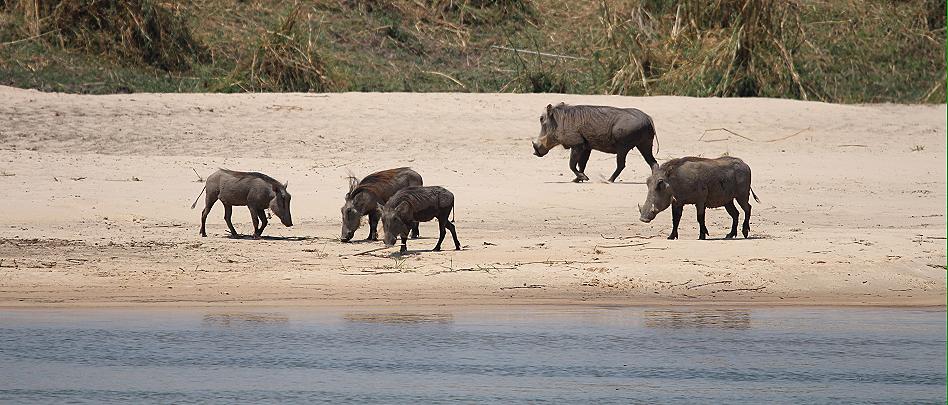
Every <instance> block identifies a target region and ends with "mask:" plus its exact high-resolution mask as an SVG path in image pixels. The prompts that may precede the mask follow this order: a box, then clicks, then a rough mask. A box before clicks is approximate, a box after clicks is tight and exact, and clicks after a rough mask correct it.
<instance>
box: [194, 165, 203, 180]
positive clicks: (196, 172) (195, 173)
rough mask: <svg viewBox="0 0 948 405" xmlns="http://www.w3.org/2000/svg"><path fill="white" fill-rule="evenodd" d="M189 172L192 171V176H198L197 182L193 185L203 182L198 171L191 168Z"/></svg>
mask: <svg viewBox="0 0 948 405" xmlns="http://www.w3.org/2000/svg"><path fill="white" fill-rule="evenodd" d="M191 170H193V171H194V175H195V176H198V179H197V181H196V182H195V183H203V182H204V178H203V177H201V175H200V174H198V171H197V170H195V169H194V168H193V167H192V168H191Z"/></svg>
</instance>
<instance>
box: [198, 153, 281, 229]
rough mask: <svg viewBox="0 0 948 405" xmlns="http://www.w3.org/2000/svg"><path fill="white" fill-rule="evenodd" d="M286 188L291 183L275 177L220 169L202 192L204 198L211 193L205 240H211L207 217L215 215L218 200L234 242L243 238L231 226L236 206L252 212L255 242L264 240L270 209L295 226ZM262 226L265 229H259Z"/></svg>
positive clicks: (207, 201) (207, 202)
mask: <svg viewBox="0 0 948 405" xmlns="http://www.w3.org/2000/svg"><path fill="white" fill-rule="evenodd" d="M286 186H287V183H283V184H280V182H278V181H276V180H274V179H273V178H272V177H270V176H267V175H265V174H263V173H257V172H235V171H233V170H227V169H219V170H218V171H216V172H214V173H213V174H211V175H210V176H207V182H206V183H205V184H204V188H203V189H202V190H201V194H203V193H204V191H205V190H206V191H207V198H206V199H205V200H204V201H205V203H204V212H202V213H201V236H207V232H205V230H204V224H205V223H206V222H207V214H208V213H210V212H211V207H213V206H214V203H216V202H217V200H221V203H223V204H224V222H227V228H229V229H230V236H231V237H232V238H236V237H238V236H239V235H238V234H237V231H236V230H235V229H234V224H233V223H231V222H230V214H231V207H233V206H235V205H246V206H247V208H249V209H250V218H251V219H252V220H253V238H254V239H260V235H262V234H263V228H266V227H267V214H266V212H264V210H265V209H267V208H269V209H270V211H273V214H274V215H276V216H277V218H280V222H283V225H286V226H293V217H292V216H290V193H288V192H287V191H286ZM201 194H198V196H197V198H196V199H194V204H191V209H194V207H195V206H197V202H198V200H199V199H201ZM261 223H262V225H261ZM258 225H261V226H259V227H258Z"/></svg>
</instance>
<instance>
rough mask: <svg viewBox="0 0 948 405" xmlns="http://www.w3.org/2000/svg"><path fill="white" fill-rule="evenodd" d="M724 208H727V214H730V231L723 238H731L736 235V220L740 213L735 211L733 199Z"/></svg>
mask: <svg viewBox="0 0 948 405" xmlns="http://www.w3.org/2000/svg"><path fill="white" fill-rule="evenodd" d="M724 208H725V209H727V213H728V214H731V232H729V233H728V234H727V236H725V237H724V239H731V238H733V237H735V236H737V220H738V218H739V217H740V215H741V214H740V213H738V212H737V207H735V206H734V201H731V202H729V203H727V205H725V206H724Z"/></svg>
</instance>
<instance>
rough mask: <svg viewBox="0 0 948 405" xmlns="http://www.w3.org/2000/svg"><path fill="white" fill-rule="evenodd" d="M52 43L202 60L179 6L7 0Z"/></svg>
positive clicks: (147, 60)
mask: <svg viewBox="0 0 948 405" xmlns="http://www.w3.org/2000/svg"><path fill="white" fill-rule="evenodd" d="M6 7H7V9H10V10H13V11H14V13H16V14H19V17H20V18H21V19H22V21H23V22H24V26H25V27H27V31H29V32H28V33H29V34H32V35H34V36H42V38H43V39H44V40H45V41H47V43H49V44H50V45H54V46H56V45H58V46H60V47H62V48H66V49H75V50H79V51H83V52H86V53H90V54H98V55H103V56H107V57H111V59H122V60H126V61H138V62H140V63H144V64H147V65H151V66H154V67H156V68H159V69H162V70H166V71H184V70H188V69H190V67H191V65H192V63H194V62H196V61H201V60H204V59H206V57H207V55H208V53H207V50H206V48H205V47H204V46H203V45H202V44H201V43H200V41H198V40H197V39H196V38H195V37H194V36H193V35H192V31H191V28H190V26H189V25H188V22H187V21H188V20H187V17H186V16H184V15H183V14H184V13H183V9H182V7H181V5H179V4H177V3H174V2H161V3H159V2H156V1H153V0H123V1H107V0H7V4H6Z"/></svg>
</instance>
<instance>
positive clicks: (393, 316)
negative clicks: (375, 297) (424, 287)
mask: <svg viewBox="0 0 948 405" xmlns="http://www.w3.org/2000/svg"><path fill="white" fill-rule="evenodd" d="M344 319H345V320H347V321H349V322H364V323H381V324H385V323H389V324H403V323H406V324H410V323H451V321H453V320H454V317H453V316H452V315H451V314H408V313H388V314H378V313H348V314H346V315H345V316H344Z"/></svg>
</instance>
